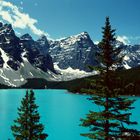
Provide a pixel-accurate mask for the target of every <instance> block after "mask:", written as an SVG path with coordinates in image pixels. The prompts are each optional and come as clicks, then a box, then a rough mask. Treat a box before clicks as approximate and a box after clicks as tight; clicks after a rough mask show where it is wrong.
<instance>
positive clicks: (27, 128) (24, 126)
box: [11, 90, 48, 140]
mask: <svg viewBox="0 0 140 140" xmlns="http://www.w3.org/2000/svg"><path fill="white" fill-rule="evenodd" d="M37 109H38V106H37V105H36V104H35V97H34V92H33V91H32V90H31V91H30V93H29V92H28V90H27V91H26V95H25V97H24V98H23V99H22V101H21V106H20V108H18V118H17V119H16V120H15V121H14V123H15V124H14V125H13V126H12V127H11V130H12V132H13V135H14V137H15V139H16V140H45V139H46V137H47V136H48V135H47V134H45V133H43V130H44V126H43V125H42V124H41V123H40V122H39V120H40V115H39V113H38V110H37Z"/></svg>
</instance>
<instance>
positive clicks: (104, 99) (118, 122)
mask: <svg viewBox="0 0 140 140" xmlns="http://www.w3.org/2000/svg"><path fill="white" fill-rule="evenodd" d="M115 42H116V38H115V30H112V29H111V25H110V21H109V17H107V18H106V22H105V27H103V39H102V41H101V42H100V43H99V53H98V56H97V57H98V59H99V60H100V62H101V65H102V66H101V67H99V68H98V70H99V71H100V75H99V77H98V78H97V79H96V80H91V81H90V83H91V86H90V87H92V88H90V89H83V90H82V92H86V93H90V94H91V93H93V94H96V96H95V95H93V96H92V97H91V98H90V99H89V100H91V101H92V102H94V103H95V104H96V105H97V106H98V107H99V111H98V112H95V111H90V112H89V114H87V117H86V118H85V119H81V121H82V124H81V125H82V126H84V127H89V128H90V132H89V133H86V134H81V135H82V136H86V137H88V138H90V139H97V140H110V139H112V138H116V139H117V138H120V137H121V138H122V137H123V138H125V137H126V138H128V136H127V135H131V136H132V135H138V134H139V131H137V130H133V129H128V128H127V127H126V126H127V125H134V124H137V122H132V121H130V116H131V113H130V110H131V109H133V107H132V106H131V105H132V104H133V103H134V101H135V100H131V99H128V98H125V97H122V96H119V95H122V94H124V92H125V89H126V87H123V86H122V83H123V81H122V80H121V79H120V78H119V77H118V76H117V75H116V71H117V67H118V66H120V63H121V61H122V57H120V56H119V54H120V51H121V49H120V48H119V47H118V48H117V47H115ZM91 68H92V67H91ZM93 69H94V68H93ZM125 124H126V125H125ZM126 134H127V135H126ZM129 137H130V136H129Z"/></svg>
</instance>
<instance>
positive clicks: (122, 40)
mask: <svg viewBox="0 0 140 140" xmlns="http://www.w3.org/2000/svg"><path fill="white" fill-rule="evenodd" d="M117 40H118V41H120V42H122V43H124V44H125V45H126V44H130V39H129V37H127V36H124V35H123V36H117Z"/></svg>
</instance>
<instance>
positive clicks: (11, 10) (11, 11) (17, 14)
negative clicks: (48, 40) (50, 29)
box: [0, 0, 49, 36]
mask: <svg viewBox="0 0 140 140" xmlns="http://www.w3.org/2000/svg"><path fill="white" fill-rule="evenodd" d="M5 8H6V9H5ZM7 9H8V10H7ZM0 16H1V18H2V19H3V20H5V21H7V22H9V23H10V24H12V25H13V27H14V28H19V29H26V28H28V29H30V30H31V31H32V32H33V33H34V34H36V35H38V36H41V35H47V36H49V35H48V34H47V33H45V32H44V31H42V30H40V29H38V28H37V27H36V25H35V24H36V23H37V22H38V21H37V20H36V19H34V18H31V17H30V16H29V14H27V13H23V12H21V11H20V10H19V8H18V7H17V6H15V5H14V4H12V3H10V2H6V1H3V0H0Z"/></svg>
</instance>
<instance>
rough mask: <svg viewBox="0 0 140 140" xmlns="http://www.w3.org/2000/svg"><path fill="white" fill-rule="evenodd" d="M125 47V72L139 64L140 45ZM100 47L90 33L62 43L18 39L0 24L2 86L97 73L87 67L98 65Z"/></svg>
mask: <svg viewBox="0 0 140 140" xmlns="http://www.w3.org/2000/svg"><path fill="white" fill-rule="evenodd" d="M116 46H117V47H118V46H119V47H122V52H121V53H122V54H123V55H124V59H123V66H124V68H126V69H130V68H132V67H137V66H138V65H139V64H140V45H125V44H123V43H122V42H119V41H117V42H116ZM97 51H98V45H96V44H94V42H93V41H92V40H91V38H90V36H89V34H88V33H87V32H82V33H80V34H78V35H74V36H70V37H67V38H63V39H59V40H51V39H47V37H46V36H41V37H40V38H39V39H38V40H36V41H35V40H34V39H33V38H32V37H31V35H29V34H25V35H23V36H21V37H18V36H16V34H15V31H14V29H13V28H12V25H11V24H3V23H0V83H1V84H3V85H7V86H11V87H19V86H21V85H23V84H25V83H26V82H27V79H33V78H43V79H46V80H48V81H66V80H71V79H74V78H80V77H85V76H88V75H93V74H96V73H97V72H96V71H95V72H90V70H89V68H88V65H93V66H96V65H99V62H98V61H97V60H96V57H95V55H96V52H97Z"/></svg>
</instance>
